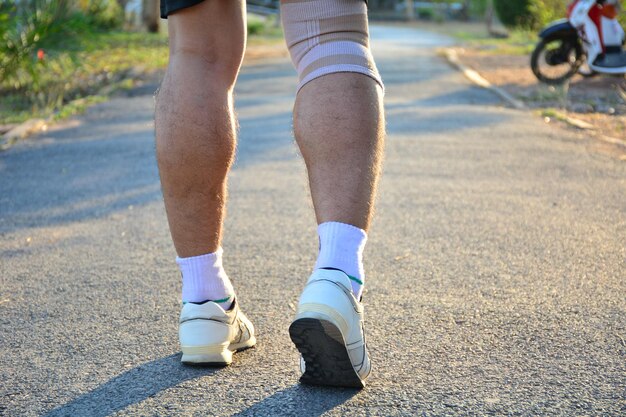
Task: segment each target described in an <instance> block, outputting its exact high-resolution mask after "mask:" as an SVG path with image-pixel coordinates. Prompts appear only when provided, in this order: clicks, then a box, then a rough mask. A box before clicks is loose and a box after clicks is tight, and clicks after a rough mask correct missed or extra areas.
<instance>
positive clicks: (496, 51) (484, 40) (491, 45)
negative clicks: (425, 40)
mask: <svg viewBox="0 0 626 417" xmlns="http://www.w3.org/2000/svg"><path fill="white" fill-rule="evenodd" d="M405 25H409V26H411V27H415V28H418V29H425V30H429V31H432V32H436V33H440V34H442V35H447V36H450V37H452V38H454V39H456V40H457V41H458V43H459V45H460V46H462V47H466V48H471V49H475V50H478V51H480V52H481V53H485V54H490V55H528V54H530V53H531V52H532V50H533V49H534V47H535V44H536V43H537V39H538V37H537V33H536V32H532V31H528V30H521V29H512V30H505V29H504V27H500V26H498V27H496V29H497V30H498V32H502V33H505V32H506V33H508V37H506V38H504V37H496V36H493V35H491V34H489V32H488V31H487V26H486V24H485V23H484V22H444V23H434V22H426V21H416V22H412V23H405Z"/></svg>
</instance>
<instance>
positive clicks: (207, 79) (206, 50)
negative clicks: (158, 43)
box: [168, 39, 243, 87]
mask: <svg viewBox="0 0 626 417" xmlns="http://www.w3.org/2000/svg"><path fill="white" fill-rule="evenodd" d="M242 57H243V50H242V51H241V52H238V51H237V50H233V49H230V48H229V47H228V45H215V44H214V45H207V44H204V43H202V42H199V40H195V39H194V40H192V41H178V42H175V43H173V44H172V45H171V46H170V64H169V69H168V71H172V72H175V71H176V69H177V68H178V67H183V68H184V71H185V72H187V71H192V72H194V73H195V74H197V76H199V77H203V78H204V80H203V81H204V83H216V82H217V83H220V84H222V85H224V86H226V87H232V86H233V85H234V83H235V80H236V78H237V74H238V72H239V68H240V66H241V61H242Z"/></svg>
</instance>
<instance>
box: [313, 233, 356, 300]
mask: <svg viewBox="0 0 626 417" xmlns="http://www.w3.org/2000/svg"><path fill="white" fill-rule="evenodd" d="M317 233H318V234H319V237H320V253H319V255H318V256H317V262H316V263H315V269H320V268H334V269H339V270H341V271H343V272H344V273H345V274H346V275H348V277H350V283H351V284H352V292H353V293H354V295H355V297H356V298H357V300H358V299H360V298H361V294H362V293H363V283H364V281H365V272H364V270H363V249H364V248H365V242H366V241H367V233H365V230H362V229H359V228H358V227H356V226H352V225H349V224H345V223H339V222H326V223H322V224H320V225H319V226H317Z"/></svg>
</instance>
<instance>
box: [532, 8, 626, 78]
mask: <svg viewBox="0 0 626 417" xmlns="http://www.w3.org/2000/svg"><path fill="white" fill-rule="evenodd" d="M609 3H610V2H608V1H606V0H605V1H600V0H599V1H593V0H579V1H576V2H574V3H572V4H571V5H570V7H569V8H568V13H567V18H566V19H560V20H557V21H555V22H552V23H551V24H549V25H548V26H547V27H546V28H544V29H543V30H542V31H541V33H539V37H540V39H541V40H540V41H539V43H538V44H537V46H536V47H535V49H534V51H533V53H532V55H531V59H530V66H531V68H532V71H533V73H534V74H535V76H536V77H537V79H538V80H539V81H543V82H545V83H547V84H553V85H555V84H556V85H558V84H563V83H564V82H565V81H567V80H569V79H570V78H571V77H573V76H574V75H576V74H577V73H578V74H581V75H583V76H585V77H589V76H593V75H596V74H611V75H624V74H626V51H624V50H623V46H624V44H625V43H626V36H625V35H624V30H623V28H622V27H621V26H620V24H619V22H618V21H617V19H616V17H617V14H618V10H619V9H618V8H619V3H616V4H609ZM585 64H586V65H585ZM585 67H587V68H585Z"/></svg>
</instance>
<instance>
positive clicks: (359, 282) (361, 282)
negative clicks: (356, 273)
mask: <svg viewBox="0 0 626 417" xmlns="http://www.w3.org/2000/svg"><path fill="white" fill-rule="evenodd" d="M346 275H347V274H346ZM348 278H350V279H351V280H352V281H354V282H356V283H358V284H359V285H363V281H361V280H360V279H358V278H357V277H353V276H352V275H348Z"/></svg>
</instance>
